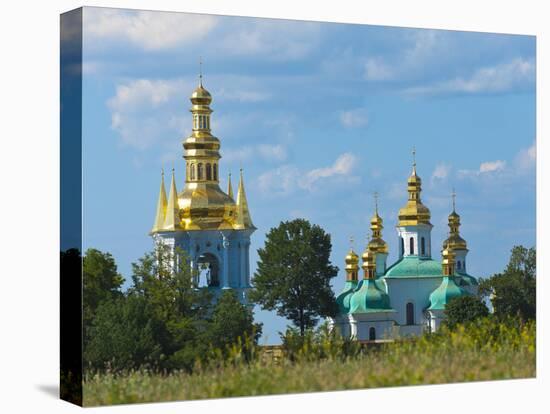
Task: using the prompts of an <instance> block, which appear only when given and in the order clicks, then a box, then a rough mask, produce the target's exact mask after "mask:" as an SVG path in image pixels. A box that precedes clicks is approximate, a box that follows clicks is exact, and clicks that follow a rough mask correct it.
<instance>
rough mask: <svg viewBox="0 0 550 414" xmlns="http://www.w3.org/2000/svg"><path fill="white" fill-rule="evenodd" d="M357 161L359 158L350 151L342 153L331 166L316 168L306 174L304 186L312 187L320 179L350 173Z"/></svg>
mask: <svg viewBox="0 0 550 414" xmlns="http://www.w3.org/2000/svg"><path fill="white" fill-rule="evenodd" d="M356 162H357V158H356V157H355V155H353V154H352V153H350V152H346V153H344V154H342V155H340V156H339V157H338V158H337V159H336V161H334V164H332V165H331V166H330V167H325V168H316V169H314V170H311V171H308V172H307V173H306V175H305V180H304V183H303V186H305V187H307V188H310V189H311V187H312V186H313V185H314V184H315V183H316V182H317V181H319V180H320V179H322V178H329V177H333V176H335V175H345V174H349V173H350V172H351V170H352V169H353V167H354V166H355V164H356Z"/></svg>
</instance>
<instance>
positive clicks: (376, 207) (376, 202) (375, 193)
mask: <svg viewBox="0 0 550 414" xmlns="http://www.w3.org/2000/svg"><path fill="white" fill-rule="evenodd" d="M374 211H375V212H376V215H378V191H375V192H374Z"/></svg>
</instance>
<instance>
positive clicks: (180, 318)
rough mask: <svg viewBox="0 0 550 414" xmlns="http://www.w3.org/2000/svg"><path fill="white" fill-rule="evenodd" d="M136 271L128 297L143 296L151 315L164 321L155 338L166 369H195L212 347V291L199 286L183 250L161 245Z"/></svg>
mask: <svg viewBox="0 0 550 414" xmlns="http://www.w3.org/2000/svg"><path fill="white" fill-rule="evenodd" d="M132 271H133V274H132V282H133V284H132V286H131V287H130V289H129V290H128V296H137V297H143V298H144V300H145V301H146V302H147V304H148V305H149V306H150V307H151V312H152V316H151V317H152V318H153V319H154V320H156V321H159V323H160V324H161V325H160V326H161V329H157V330H156V331H155V340H156V341H157V343H158V344H159V345H160V348H161V351H162V352H161V354H162V355H163V358H165V362H164V363H163V368H183V369H188V370H191V369H192V368H193V365H194V363H195V362H196V360H197V359H198V358H199V357H200V356H202V355H204V354H205V353H206V350H207V348H208V341H207V336H208V329H209V323H210V321H209V315H210V314H211V312H212V296H211V294H210V293H209V292H208V291H207V290H206V289H197V288H196V286H195V285H194V282H193V281H194V276H195V275H194V274H193V271H192V270H191V266H190V265H189V259H188V257H187V255H186V254H185V252H184V251H182V250H180V249H177V250H176V252H172V250H171V249H170V248H169V247H168V246H164V245H158V246H157V248H156V249H155V250H154V251H153V252H151V253H147V254H145V255H144V256H143V257H142V258H140V259H139V260H138V262H137V263H133V264H132Z"/></svg>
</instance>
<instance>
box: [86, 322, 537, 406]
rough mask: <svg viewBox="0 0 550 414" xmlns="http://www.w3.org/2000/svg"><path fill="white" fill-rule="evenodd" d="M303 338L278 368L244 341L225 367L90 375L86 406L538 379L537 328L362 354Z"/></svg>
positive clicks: (461, 332)
mask: <svg viewBox="0 0 550 414" xmlns="http://www.w3.org/2000/svg"><path fill="white" fill-rule="evenodd" d="M287 336H288V335H287ZM291 340H294V341H297V340H298V339H297V338H295V337H293V338H291ZM301 341H302V342H301V343H300V346H299V347H298V348H296V346H291V345H290V344H289V343H287V344H285V352H284V357H283V358H282V359H280V360H279V361H278V362H276V363H275V362H269V361H266V360H265V359H262V358H259V357H255V358H250V355H251V354H250V352H251V351H250V350H248V351H247V346H244V347H243V346H242V344H239V345H237V346H235V347H234V348H233V351H232V352H230V357H229V358H227V359H224V360H223V362H222V361H218V362H217V363H215V364H213V363H209V364H206V365H203V366H199V367H197V369H195V370H194V372H193V373H192V374H189V373H185V372H172V373H165V374H162V373H154V372H151V371H147V370H137V371H130V372H125V373H116V374H115V373H109V372H104V373H89V374H88V375H87V376H86V378H85V383H84V404H85V405H86V406H93V405H104V404H120V403H137V402H151V401H169V400H187V399H201V398H219V397H234V396H246V395H265V394H282V393H295V392H311V391H331V390H346V389H357V388H372V387H387V386H399V385H418V384H439V383H449V382H462V381H484V380H495V379H511V378H528V377H533V376H534V375H535V324H534V323H527V324H519V323H497V322H495V321H492V320H490V319H484V320H480V321H477V322H475V323H473V324H470V325H468V326H458V327H457V328H456V329H454V330H452V331H451V330H448V329H446V328H442V329H441V331H440V332H438V333H436V334H431V335H424V336H422V337H420V338H417V339H403V340H399V341H396V342H395V343H390V344H384V345H381V346H380V347H378V348H377V349H376V350H374V351H373V350H369V349H368V348H367V349H366V350H365V349H361V348H360V347H359V346H358V344H356V343H347V342H346V341H344V340H342V339H337V338H335V337H333V336H332V335H330V334H329V333H328V332H326V333H321V334H320V335H318V336H317V337H311V338H309V339H306V340H301ZM287 342H288V339H287ZM245 345H246V344H245ZM243 349H244V351H243ZM243 352H245V353H246V352H247V354H246V355H243ZM253 352H258V351H257V350H254V351H253ZM252 355H256V356H257V354H252Z"/></svg>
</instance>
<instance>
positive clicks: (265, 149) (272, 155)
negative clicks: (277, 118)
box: [258, 144, 287, 161]
mask: <svg viewBox="0 0 550 414" xmlns="http://www.w3.org/2000/svg"><path fill="white" fill-rule="evenodd" d="M258 152H259V154H260V156H262V157H263V158H265V159H267V160H274V161H284V160H286V157H287V153H286V148H285V147H283V146H282V145H268V144H263V145H259V146H258Z"/></svg>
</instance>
